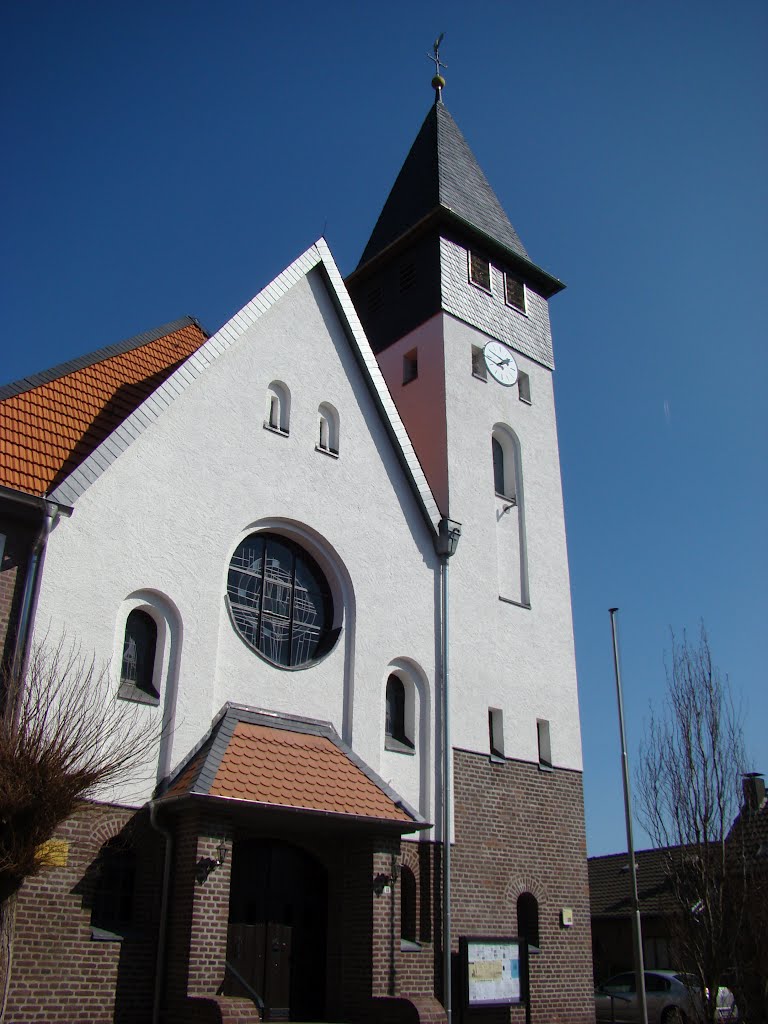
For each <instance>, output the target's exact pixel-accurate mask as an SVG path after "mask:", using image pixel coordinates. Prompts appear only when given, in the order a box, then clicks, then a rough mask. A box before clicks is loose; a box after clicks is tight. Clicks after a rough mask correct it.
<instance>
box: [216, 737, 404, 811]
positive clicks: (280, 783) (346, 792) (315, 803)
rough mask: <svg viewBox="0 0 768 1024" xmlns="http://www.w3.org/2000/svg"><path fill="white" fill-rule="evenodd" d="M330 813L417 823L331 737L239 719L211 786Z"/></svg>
mask: <svg viewBox="0 0 768 1024" xmlns="http://www.w3.org/2000/svg"><path fill="white" fill-rule="evenodd" d="M209 792H210V794H211V796H223V797H230V798H232V799H235V800H249V801H254V802H257V803H264V804H272V805H277V806H281V807H296V808H302V809H306V810H312V811H325V812H328V813H331V814H352V815H356V816H362V817H370V818H378V819H387V820H391V821H407V822H412V818H411V817H410V816H409V815H408V814H406V812H405V811H403V810H402V809H401V808H400V807H398V806H397V805H396V804H395V802H394V801H393V800H392V799H391V797H389V796H387V794H386V793H385V792H384V791H383V790H381V789H380V788H379V787H378V786H377V785H376V783H375V782H373V780H372V779H370V778H368V776H367V775H366V774H365V773H364V772H363V771H361V769H360V768H358V767H357V766H356V765H355V764H353V763H352V761H351V760H350V759H349V758H348V757H347V756H346V754H345V753H344V752H343V751H342V750H340V749H339V747H337V746H336V744H335V743H333V741H332V740H330V739H329V738H328V737H327V736H316V735H312V734H308V733H301V732H292V731H289V730H287V729H273V728H270V727H268V726H264V725H254V724H251V723H248V722H239V723H238V724H237V725H236V726H235V730H234V733H233V734H232V738H231V740H230V742H229V745H228V747H227V750H226V753H225V754H224V757H223V758H222V761H221V764H220V765H219V769H218V771H217V773H216V777H215V779H214V780H213V784H212V786H211V788H210V790H209Z"/></svg>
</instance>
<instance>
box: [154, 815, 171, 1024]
mask: <svg viewBox="0 0 768 1024" xmlns="http://www.w3.org/2000/svg"><path fill="white" fill-rule="evenodd" d="M149 822H150V824H151V825H152V828H153V829H154V830H155V831H156V832H159V833H160V835H161V836H163V838H164V839H165V859H164V861H163V885H162V890H161V893H160V922H159V924H158V929H157V958H156V960H155V992H154V997H153V1000H152V1024H159V1021H160V1004H161V1002H162V998H163V983H164V981H165V942H166V934H167V931H168V890H169V888H170V881H171V855H172V853H173V835H172V834H171V831H170V829H167V828H163V826H162V825H161V824H160V823H159V821H158V820H157V801H155V800H150V801H149Z"/></svg>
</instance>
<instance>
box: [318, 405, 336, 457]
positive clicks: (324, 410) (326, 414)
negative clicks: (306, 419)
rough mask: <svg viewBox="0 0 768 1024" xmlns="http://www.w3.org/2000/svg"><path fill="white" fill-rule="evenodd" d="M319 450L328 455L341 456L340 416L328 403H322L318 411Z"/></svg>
mask: <svg viewBox="0 0 768 1024" xmlns="http://www.w3.org/2000/svg"><path fill="white" fill-rule="evenodd" d="M317 420H318V441H317V450H318V451H320V452H325V453H326V454H327V455H338V454H339V414H338V412H337V411H336V409H334V407H333V406H332V405H330V404H329V403H328V402H321V403H320V406H319V407H318V410H317Z"/></svg>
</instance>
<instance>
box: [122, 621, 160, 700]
mask: <svg viewBox="0 0 768 1024" xmlns="http://www.w3.org/2000/svg"><path fill="white" fill-rule="evenodd" d="M156 652H157V623H156V622H155V620H154V619H153V618H152V616H151V615H149V614H148V613H147V612H145V611H142V610H141V609H140V608H134V610H133V611H132V612H131V613H130V615H129V616H128V618H127V619H126V620H125V638H124V640H123V661H122V666H121V669H120V684H121V685H120V696H121V697H127V698H131V697H133V699H136V700H140V699H141V694H143V695H145V696H146V697H148V698H150V700H152V701H156V700H157V699H158V698H159V696H160V694H159V691H158V688H157V686H156V685H155V654H156Z"/></svg>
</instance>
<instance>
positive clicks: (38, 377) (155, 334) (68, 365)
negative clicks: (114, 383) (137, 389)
mask: <svg viewBox="0 0 768 1024" xmlns="http://www.w3.org/2000/svg"><path fill="white" fill-rule="evenodd" d="M184 327H199V328H200V330H201V331H202V332H203V334H204V335H205V336H206V338H209V337H210V332H209V331H206V329H205V328H204V327H202V326H201V324H200V321H199V320H198V319H197V318H196V317H194V316H183V317H179V319H178V320H171V321H170V322H169V323H167V324H161V325H160V326H159V327H153V328H151V329H150V330H148V331H142V333H141V334H134V335H133V337H131V338H126V339H125V340H124V341H118V342H117V343H116V344H114V345H106V346H105V347H104V348H99V349H95V350H94V351H93V352H88V353H87V354H86V355H82V356H76V357H75V358H74V359H68V360H66V361H65V362H63V363H59V364H58V365H57V366H52V367H50V369H47V370H41V371H40V372H39V373H33V374H31V375H30V376H29V377H21V378H20V379H19V380H16V381H12V382H11V383H9V384H3V385H1V386H0V401H3V400H4V399H6V398H13V397H14V396H15V395H21V394H23V393H24V392H25V391H32V390H33V389H34V388H38V387H40V386H41V385H43V384H50V383H51V382H52V381H54V380H59V378H61V377H66V376H67V375H68V374H70V373H75V372H76V371H78V370H84V369H85V368H86V367H88V366H95V365H96V363H102V362H104V361H105V360H106V359H111V358H112V357H113V356H120V355H124V354H125V353H126V352H131V351H133V350H134V349H137V348H141V347H142V346H143V345H149V344H150V342H153V341H158V340H159V339H160V338H164V337H166V336H167V335H168V334H173V333H174V332H175V331H180V330H182V328H184Z"/></svg>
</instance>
